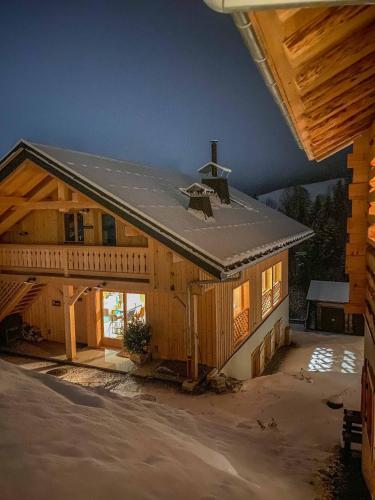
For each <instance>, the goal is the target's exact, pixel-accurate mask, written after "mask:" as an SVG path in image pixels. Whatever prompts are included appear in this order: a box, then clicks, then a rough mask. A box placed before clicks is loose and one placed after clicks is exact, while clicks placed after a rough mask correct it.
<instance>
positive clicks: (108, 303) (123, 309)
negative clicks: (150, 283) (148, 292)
mask: <svg viewBox="0 0 375 500" xmlns="http://www.w3.org/2000/svg"><path fill="white" fill-rule="evenodd" d="M145 304H146V296H145V294H144V293H123V292H107V291H104V292H103V330H104V337H106V338H109V339H118V338H120V337H121V335H122V332H123V330H124V326H125V321H126V322H127V323H128V322H129V321H131V320H132V319H133V318H139V319H141V320H142V321H146V308H145Z"/></svg>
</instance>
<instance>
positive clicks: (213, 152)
mask: <svg viewBox="0 0 375 500" xmlns="http://www.w3.org/2000/svg"><path fill="white" fill-rule="evenodd" d="M217 142H218V141H216V140H213V141H211V163H212V167H211V172H212V177H217V168H216V165H217Z"/></svg>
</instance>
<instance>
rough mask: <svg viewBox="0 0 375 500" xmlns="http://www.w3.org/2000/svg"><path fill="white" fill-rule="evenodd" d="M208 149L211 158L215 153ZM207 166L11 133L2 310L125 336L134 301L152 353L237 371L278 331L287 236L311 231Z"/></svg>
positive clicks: (65, 339)
mask: <svg viewBox="0 0 375 500" xmlns="http://www.w3.org/2000/svg"><path fill="white" fill-rule="evenodd" d="M214 159H215V158H214ZM229 172H230V170H229V169H225V168H223V167H221V166H220V165H218V164H216V163H215V162H211V163H209V164H207V165H206V166H205V168H204V169H203V178H201V179H198V180H199V182H196V181H197V179H192V178H191V177H189V176H186V175H182V174H180V173H178V172H175V171H168V170H162V169H158V168H150V167H144V166H140V165H135V164H133V163H130V162H126V161H119V160H114V159H109V158H102V157H98V156H94V155H90V154H85V153H79V152H74V151H68V150H64V149H59V148H55V147H50V146H44V145H37V144H31V143H28V142H25V141H21V142H20V143H19V144H17V145H16V146H15V148H14V149H12V151H10V152H9V154H7V155H6V156H5V158H3V159H2V160H1V164H0V210H1V215H0V238H1V240H0V241H1V243H0V280H1V282H0V292H1V293H0V320H3V319H4V318H5V317H7V316H8V315H10V314H12V313H20V314H21V315H22V317H23V320H24V321H26V322H27V323H29V324H32V325H36V326H38V327H40V328H41V332H42V335H43V337H44V338H45V339H46V340H47V341H50V342H60V343H65V346H66V357H67V359H69V360H74V359H77V357H78V361H79V352H78V351H77V347H76V345H77V342H78V343H79V344H80V345H82V344H86V345H88V346H91V347H94V348H98V349H99V348H103V347H105V346H109V347H112V348H121V345H122V344H121V340H120V339H119V335H120V334H121V331H122V329H123V327H124V324H125V323H126V322H127V321H128V320H129V318H131V317H132V315H133V314H134V312H135V311H137V314H138V315H140V316H141V317H142V318H143V319H145V321H147V323H148V324H150V326H151V331H152V342H151V351H152V357H153V358H154V359H168V360H177V361H183V362H186V364H187V371H188V374H189V376H194V377H197V376H198V364H199V365H205V366H207V367H216V368H218V369H221V370H223V371H225V372H226V373H228V374H230V375H233V376H236V377H238V378H248V377H250V376H252V375H257V374H259V373H261V371H262V370H263V367H264V365H265V363H266V362H267V361H268V360H269V359H270V358H271V357H272V355H273V353H274V352H275V350H277V348H278V347H280V346H281V345H282V344H283V343H285V342H288V329H287V326H288V248H289V247H290V246H291V245H295V244H297V243H298V242H300V241H302V240H304V239H305V238H308V237H310V236H311V235H312V231H311V230H309V229H308V228H306V227H304V226H302V225H301V224H299V223H297V222H295V221H293V220H291V219H289V218H288V217H286V216H284V215H283V214H280V213H279V212H276V211H274V210H271V209H269V208H268V207H266V206H264V205H263V204H261V203H259V202H257V201H256V200H254V199H252V198H250V197H249V196H247V195H245V194H244V193H241V192H239V191H237V190H235V189H232V188H229V187H228V184H227V175H228V173H229Z"/></svg>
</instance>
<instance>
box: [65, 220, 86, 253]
mask: <svg viewBox="0 0 375 500" xmlns="http://www.w3.org/2000/svg"><path fill="white" fill-rule="evenodd" d="M63 215H64V217H63V225H64V244H68V245H83V244H84V243H85V224H84V220H83V214H82V213H81V212H65V213H64V214H63ZM68 216H73V225H74V240H68V239H67V238H66V236H67V222H66V219H67V217H68ZM79 218H80V220H81V222H82V227H81V228H80V227H79V225H80V223H79ZM80 234H81V235H82V239H81V240H80V239H79V237H80Z"/></svg>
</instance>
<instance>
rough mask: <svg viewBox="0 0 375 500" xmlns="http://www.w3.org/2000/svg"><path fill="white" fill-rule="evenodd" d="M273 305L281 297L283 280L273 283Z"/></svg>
mask: <svg viewBox="0 0 375 500" xmlns="http://www.w3.org/2000/svg"><path fill="white" fill-rule="evenodd" d="M272 290H273V305H274V306H275V305H276V304H277V303H278V302H279V301H280V299H281V282H280V281H276V283H274V284H273V289H272Z"/></svg>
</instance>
